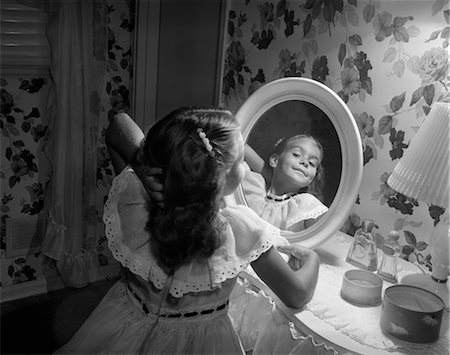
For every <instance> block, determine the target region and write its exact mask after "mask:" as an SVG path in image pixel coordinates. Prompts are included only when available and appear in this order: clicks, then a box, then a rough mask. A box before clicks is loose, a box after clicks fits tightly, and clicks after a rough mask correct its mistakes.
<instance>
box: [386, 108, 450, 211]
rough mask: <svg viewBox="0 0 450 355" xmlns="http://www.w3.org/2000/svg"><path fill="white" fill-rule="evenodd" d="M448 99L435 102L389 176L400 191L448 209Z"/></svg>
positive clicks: (390, 184)
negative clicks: (446, 101)
mask: <svg viewBox="0 0 450 355" xmlns="http://www.w3.org/2000/svg"><path fill="white" fill-rule="evenodd" d="M449 120H450V103H445V102H437V103H435V104H434V105H433V106H432V108H431V111H430V112H429V114H428V116H427V118H426V120H425V122H424V123H423V124H422V126H421V127H420V129H419V131H418V132H417V133H416V135H415V136H414V137H413V139H412V141H411V143H410V145H409V147H408V148H407V149H406V151H405V154H404V155H403V157H402V158H401V159H400V160H399V162H398V163H397V165H396V166H395V168H394V171H393V172H392V174H391V175H390V176H389V179H388V181H387V183H388V185H389V186H390V187H392V188H393V189H394V190H395V191H397V192H400V193H401V194H403V195H405V196H407V197H410V198H414V199H416V200H419V201H423V202H426V203H428V204H432V205H435V206H440V207H443V208H445V209H448V203H449V185H450V182H449V170H450V162H449V150H450V143H449V142H450V140H449V134H450V132H449V125H450V121H449Z"/></svg>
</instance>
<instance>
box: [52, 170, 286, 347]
mask: <svg viewBox="0 0 450 355" xmlns="http://www.w3.org/2000/svg"><path fill="white" fill-rule="evenodd" d="M146 196H147V194H146V193H145V190H144V187H143V186H142V184H141V182H140V180H139V179H138V177H137V176H136V175H135V173H134V172H133V170H132V169H131V168H126V169H124V171H122V172H121V173H120V174H119V175H118V176H117V177H116V178H115V180H114V182H113V186H112V188H111V190H110V193H109V196H108V200H107V202H106V204H105V212H104V222H105V225H106V236H107V238H108V243H109V247H110V249H111V251H112V253H113V255H114V257H115V258H116V259H117V260H118V261H119V262H120V263H121V264H122V266H123V267H124V269H125V270H126V272H125V274H126V276H125V277H123V278H122V279H121V280H119V281H118V282H117V283H116V284H114V285H113V286H112V288H111V289H110V290H109V292H108V293H107V294H106V295H105V297H104V298H103V300H102V301H101V302H100V304H99V305H98V306H97V308H96V309H95V310H94V311H93V312H92V314H91V315H90V316H89V318H88V319H87V320H86V322H85V323H84V324H83V325H82V326H81V328H80V329H79V330H78V331H77V332H76V334H75V335H74V336H73V338H72V339H71V340H70V341H69V342H68V343H67V344H66V345H64V346H63V347H62V348H60V349H58V351H57V353H66V354H239V353H243V348H242V344H241V342H240V340H239V338H238V336H237V334H236V331H235V330H234V328H233V324H232V322H231V319H230V317H229V315H228V308H229V298H230V294H231V292H232V290H233V287H234V286H235V284H236V280H237V277H238V274H239V273H240V272H241V271H242V270H244V269H245V268H247V266H248V265H249V264H250V262H252V261H253V260H255V259H257V258H258V257H259V256H260V255H261V254H262V253H264V252H266V251H267V250H268V249H269V248H270V247H271V246H272V245H273V243H274V240H275V239H276V238H278V237H279V229H277V228H275V227H273V226H272V225H271V224H269V223H265V222H264V221H261V219H260V218H259V217H258V216H257V215H256V213H255V212H254V211H253V210H251V209H250V208H248V207H246V206H234V207H226V208H224V209H223V210H222V211H221V214H222V216H223V217H224V218H225V219H226V220H227V221H228V226H227V231H226V238H225V241H224V243H223V245H222V246H221V247H220V248H219V249H217V250H216V251H215V252H214V254H213V255H212V256H211V257H210V258H209V259H207V260H195V261H192V262H191V263H189V264H188V265H185V266H182V267H180V268H179V269H177V270H176V271H175V272H174V273H173V274H172V275H168V274H167V273H165V272H164V271H163V269H162V268H161V267H160V266H159V265H158V263H157V261H156V259H155V257H154V255H153V253H152V249H151V243H150V239H151V236H150V235H149V234H148V232H147V230H146V229H145V224H146V222H147V220H148V211H147V202H148V201H147V198H146ZM166 296H167V297H166Z"/></svg>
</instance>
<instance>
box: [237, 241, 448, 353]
mask: <svg viewBox="0 0 450 355" xmlns="http://www.w3.org/2000/svg"><path fill="white" fill-rule="evenodd" d="M351 240H352V237H350V236H348V235H346V234H344V233H341V232H336V233H335V234H334V235H333V236H332V237H330V238H329V239H328V240H327V241H326V242H324V243H323V244H321V245H319V246H318V247H317V248H316V249H315V250H316V251H317V253H318V254H319V256H320V258H321V266H320V270H319V280H318V283H317V287H316V291H315V293H314V297H313V298H312V300H311V301H310V302H309V303H308V304H307V305H306V306H305V307H303V308H302V309H300V310H299V309H292V308H289V307H286V306H285V305H284V304H283V303H282V302H281V301H280V300H279V299H278V298H277V297H276V296H275V295H274V294H273V293H272V291H271V290H270V289H269V288H268V287H267V286H266V285H264V284H263V283H262V282H261V281H260V280H259V279H258V277H257V276H256V275H255V274H253V275H250V274H248V275H245V277H248V278H249V279H250V281H251V282H252V283H253V284H254V285H255V286H257V287H258V288H260V289H261V290H263V291H264V292H265V293H266V294H267V295H269V296H270V297H272V299H273V300H274V301H275V303H276V305H277V307H278V309H279V310H280V311H281V313H282V314H283V315H284V316H285V317H286V318H287V319H288V320H289V321H290V322H292V324H293V325H295V327H296V328H297V329H298V330H300V331H301V332H302V333H304V334H305V335H312V336H313V337H314V339H315V341H316V342H318V343H324V344H326V345H328V346H329V347H332V348H333V349H334V350H336V352H338V353H339V354H343V353H345V354H349V353H350V354H353V353H356V354H364V355H365V354H370V355H372V354H373V355H375V354H408V355H415V354H421V355H422V354H449V327H448V323H449V318H448V314H449V311H448V309H446V310H444V315H443V319H442V325H441V332H440V337H439V340H438V341H437V342H434V343H431V344H416V343H408V342H404V341H401V340H398V339H396V338H393V337H390V336H389V335H385V334H384V333H383V332H382V331H381V329H380V326H379V320H380V315H381V307H382V306H381V304H380V305H378V306H374V307H358V306H355V305H352V304H350V303H348V302H346V301H344V300H343V299H342V298H341V297H340V289H341V285H342V278H343V275H344V273H345V271H347V270H350V269H354V268H355V267H354V266H353V265H351V264H349V263H347V262H346V261H345V258H346V255H347V252H348V250H349V248H350V244H351ZM381 254H382V252H381V251H380V250H379V251H378V257H379V260H380V259H381ZM420 272H423V271H422V270H421V269H420V268H418V267H417V266H415V265H413V264H411V263H409V262H407V261H405V260H403V259H399V262H398V278H399V280H400V283H401V279H402V277H404V276H406V275H408V274H412V273H420ZM391 285H392V284H391V283H389V282H387V281H383V291H382V294H384V290H385V289H386V287H389V286H391Z"/></svg>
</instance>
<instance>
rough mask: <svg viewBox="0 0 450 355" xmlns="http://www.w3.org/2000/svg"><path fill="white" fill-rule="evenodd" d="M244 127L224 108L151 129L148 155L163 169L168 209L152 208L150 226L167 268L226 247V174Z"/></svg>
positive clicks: (174, 115)
mask: <svg viewBox="0 0 450 355" xmlns="http://www.w3.org/2000/svg"><path fill="white" fill-rule="evenodd" d="M239 132H240V126H239V124H238V122H237V121H236V119H235V118H234V116H233V114H232V113H231V112H230V111H228V110H225V109H221V108H207V107H206V108H194V107H185V108H181V109H178V110H175V111H173V112H171V113H169V114H168V115H167V116H166V117H164V118H163V119H161V120H160V121H158V122H157V123H156V124H155V125H154V126H152V127H151V129H150V130H149V132H148V134H147V135H146V138H145V143H144V146H143V154H144V157H145V159H146V160H147V161H148V163H149V164H150V165H152V166H158V167H161V168H162V169H163V176H162V180H163V181H162V182H163V184H164V192H163V193H164V204H163V207H159V208H158V207H156V206H154V205H150V218H149V222H148V224H147V227H148V228H149V230H150V233H151V235H152V246H153V247H154V251H155V255H156V257H157V259H158V260H159V261H160V262H161V264H162V265H164V266H166V267H168V268H176V267H178V266H180V265H182V264H185V263H188V262H190V261H191V260H192V259H194V258H197V257H201V258H207V257H209V256H211V255H212V254H213V253H214V251H215V250H216V249H217V248H218V247H219V246H220V245H221V244H222V236H223V233H224V228H225V223H224V221H223V220H222V219H221V218H220V215H219V213H218V212H219V208H220V205H221V203H222V197H223V190H224V186H225V182H226V173H227V171H228V170H229V168H230V167H231V166H232V165H233V163H234V161H235V160H236V158H237V144H236V142H237V137H238V134H239Z"/></svg>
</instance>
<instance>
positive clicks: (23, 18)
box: [0, 0, 51, 69]
mask: <svg viewBox="0 0 450 355" xmlns="http://www.w3.org/2000/svg"><path fill="white" fill-rule="evenodd" d="M47 17H48V16H47V14H46V13H45V12H44V11H42V10H39V9H35V8H32V7H28V6H24V5H21V4H19V3H18V2H17V1H15V0H1V1H0V20H1V21H0V34H1V41H0V42H1V47H0V50H1V52H0V53H1V54H0V65H1V67H2V68H3V69H5V68H12V69H14V68H24V69H25V68H48V67H49V66H50V62H51V51H50V44H49V42H48V39H47V37H46V34H45V29H46V25H47Z"/></svg>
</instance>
